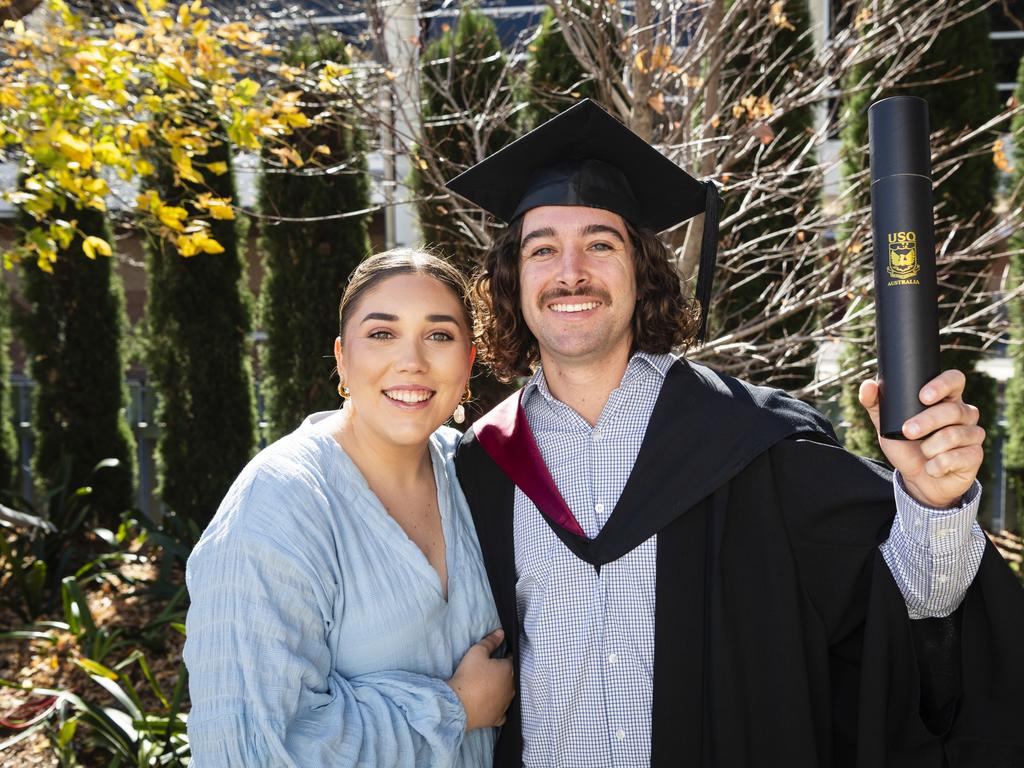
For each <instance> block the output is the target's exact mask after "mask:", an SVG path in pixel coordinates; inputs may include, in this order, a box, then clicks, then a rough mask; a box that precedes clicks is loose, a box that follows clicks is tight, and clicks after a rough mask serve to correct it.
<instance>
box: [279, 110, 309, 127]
mask: <svg viewBox="0 0 1024 768" xmlns="http://www.w3.org/2000/svg"><path fill="white" fill-rule="evenodd" d="M281 122H282V123H284V124H285V125H287V126H289V127H291V128H307V127H309V118H308V117H306V115H305V114H304V113H302V112H294V113H292V114H285V115H281Z"/></svg>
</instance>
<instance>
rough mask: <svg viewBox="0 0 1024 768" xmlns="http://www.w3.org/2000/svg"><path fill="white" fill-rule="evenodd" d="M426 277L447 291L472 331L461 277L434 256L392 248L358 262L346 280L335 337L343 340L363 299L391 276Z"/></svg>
mask: <svg viewBox="0 0 1024 768" xmlns="http://www.w3.org/2000/svg"><path fill="white" fill-rule="evenodd" d="M414 274H415V275H426V276H427V277H432V278H434V279H435V280H437V281H438V282H439V283H441V284H442V285H444V286H445V287H446V288H448V289H449V290H450V291H451V292H452V293H453V294H455V298H456V299H458V300H459V304H460V305H461V307H462V318H463V320H464V321H465V323H466V329H467V330H468V331H472V330H473V303H472V301H471V300H470V297H469V286H468V284H467V282H466V278H465V277H464V276H463V274H462V273H461V272H460V271H459V270H458V269H456V268H455V267H453V266H452V265H451V264H449V263H448V262H447V261H445V260H444V259H443V258H441V257H440V256H438V255H437V254H434V253H431V252H430V251H425V250H417V249H414V248H393V249H391V250H390V251H384V252H383V253H378V254H375V255H373V256H370V257H369V258H368V259H366V260H365V261H363V262H361V263H360V264H359V266H357V267H356V268H355V269H354V270H352V274H351V276H349V279H348V285H347V286H346V287H345V293H344V294H343V295H342V297H341V304H340V305H339V306H338V329H339V330H338V335H339V336H341V337H342V339H344V337H345V324H346V323H347V322H348V320H349V318H350V317H351V316H352V312H353V311H354V310H355V308H356V305H358V304H359V300H360V299H361V298H362V297H363V295H364V294H365V293H366V292H367V291H369V290H370V289H371V288H373V287H374V286H375V285H377V284H378V283H380V282H382V281H384V280H387V279H388V278H389V277H394V276H395V275H414Z"/></svg>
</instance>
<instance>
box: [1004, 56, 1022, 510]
mask: <svg viewBox="0 0 1024 768" xmlns="http://www.w3.org/2000/svg"><path fill="white" fill-rule="evenodd" d="M1014 95H1015V97H1016V99H1017V101H1018V103H1020V102H1021V101H1022V100H1024V59H1021V62H1020V69H1019V70H1018V72H1017V90H1016V91H1015V93H1014ZM1013 134H1014V136H1021V135H1024V116H1022V115H1017V116H1016V117H1015V118H1014V120H1013ZM1013 168H1014V173H1013V183H1014V186H1015V187H1018V188H1019V187H1020V185H1021V184H1024V145H1022V144H1021V142H1019V141H1018V142H1015V144H1014V151H1013ZM1010 245H1011V250H1012V251H1014V253H1013V255H1012V256H1011V257H1010V281H1009V285H1010V286H1018V285H1022V284H1024V234H1022V233H1020V232H1017V233H1015V234H1014V235H1013V237H1012V238H1011V239H1010ZM1008 309H1009V316H1010V332H1009V336H1010V344H1009V354H1010V355H1011V356H1012V358H1013V377H1012V378H1011V379H1010V380H1009V382H1007V385H1006V424H1007V427H1006V429H1007V441H1006V448H1005V454H1004V456H1005V458H1004V466H1005V467H1006V474H1007V505H1008V507H1010V508H1011V509H1012V510H1013V511H1014V512H1015V513H1016V515H1015V518H1016V525H1017V530H1020V526H1021V523H1022V521H1024V298H1022V297H1020V296H1018V297H1017V298H1016V299H1014V300H1013V301H1012V302H1011V303H1010V304H1009V307H1008Z"/></svg>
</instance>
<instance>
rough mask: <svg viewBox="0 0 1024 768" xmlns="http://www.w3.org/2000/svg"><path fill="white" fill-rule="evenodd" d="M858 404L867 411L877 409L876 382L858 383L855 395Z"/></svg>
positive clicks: (871, 380) (869, 380)
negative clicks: (858, 387)
mask: <svg viewBox="0 0 1024 768" xmlns="http://www.w3.org/2000/svg"><path fill="white" fill-rule="evenodd" d="M857 397H858V399H859V400H860V404H861V405H863V406H864V407H865V408H867V409H868V410H871V409H872V408H877V407H878V382H877V381H875V380H874V379H868V380H867V381H862V382H861V383H860V390H859V391H858V393H857Z"/></svg>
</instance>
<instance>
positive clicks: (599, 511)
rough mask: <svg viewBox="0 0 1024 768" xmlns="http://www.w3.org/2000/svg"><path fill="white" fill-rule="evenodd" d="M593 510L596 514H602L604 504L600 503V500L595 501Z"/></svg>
mask: <svg viewBox="0 0 1024 768" xmlns="http://www.w3.org/2000/svg"><path fill="white" fill-rule="evenodd" d="M594 511H595V512H597V514H599V515H603V514H604V504H602V503H601V502H597V504H595V505H594Z"/></svg>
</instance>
